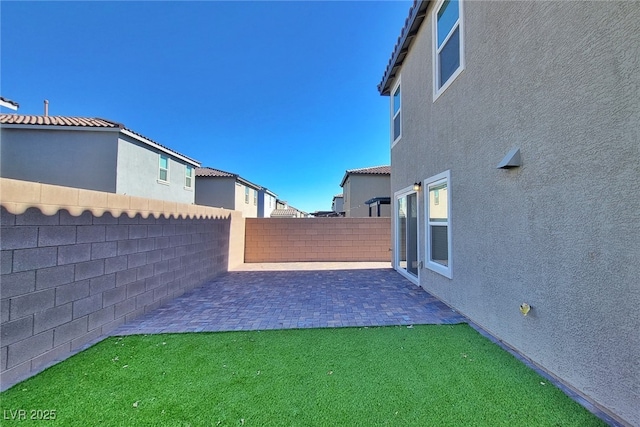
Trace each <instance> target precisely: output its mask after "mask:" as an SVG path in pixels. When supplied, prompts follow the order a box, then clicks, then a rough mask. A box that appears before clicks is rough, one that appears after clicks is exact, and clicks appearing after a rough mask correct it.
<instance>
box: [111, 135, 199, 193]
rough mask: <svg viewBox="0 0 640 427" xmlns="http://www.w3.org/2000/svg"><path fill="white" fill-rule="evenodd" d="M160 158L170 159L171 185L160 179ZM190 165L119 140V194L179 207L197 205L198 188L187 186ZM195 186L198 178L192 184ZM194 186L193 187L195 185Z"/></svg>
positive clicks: (123, 137)
mask: <svg viewBox="0 0 640 427" xmlns="http://www.w3.org/2000/svg"><path fill="white" fill-rule="evenodd" d="M160 154H163V155H166V156H167V157H168V159H169V172H168V180H169V181H168V183H167V182H162V181H160V180H159V179H158V177H159V162H160ZM186 167H187V165H186V164H185V163H184V162H183V161H180V160H179V159H177V158H175V157H173V156H170V155H168V154H167V153H164V152H162V153H161V152H160V151H156V150H150V149H149V147H147V146H145V145H144V144H142V143H141V142H139V141H136V140H134V139H133V138H130V137H128V136H126V135H121V136H120V138H119V139H118V172H117V176H118V182H117V186H116V193H118V194H128V195H130V196H138V197H148V198H151V199H160V200H172V201H175V202H178V203H189V204H191V203H194V202H195V186H192V187H191V188H187V187H186V186H185V173H186ZM193 182H195V175H194V176H193V177H192V183H193ZM192 185H193V184H192Z"/></svg>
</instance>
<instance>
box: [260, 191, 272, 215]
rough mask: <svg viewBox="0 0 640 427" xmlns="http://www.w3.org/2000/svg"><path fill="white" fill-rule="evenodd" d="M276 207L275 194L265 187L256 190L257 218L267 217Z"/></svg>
mask: <svg viewBox="0 0 640 427" xmlns="http://www.w3.org/2000/svg"><path fill="white" fill-rule="evenodd" d="M275 208H276V196H274V195H273V194H272V193H271V192H269V191H268V190H266V189H264V188H263V189H261V190H259V191H258V218H269V217H271V212H273V211H274V210H275Z"/></svg>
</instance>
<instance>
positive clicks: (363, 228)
mask: <svg viewBox="0 0 640 427" xmlns="http://www.w3.org/2000/svg"><path fill="white" fill-rule="evenodd" d="M245 227H246V230H245V253H244V260H245V262H249V263H251V262H296V261H381V262H383V261H389V262H391V249H390V248H391V218H247V219H246V222H245Z"/></svg>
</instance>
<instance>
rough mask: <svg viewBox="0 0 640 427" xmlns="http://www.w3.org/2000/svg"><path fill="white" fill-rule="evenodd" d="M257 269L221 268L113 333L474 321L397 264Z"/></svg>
mask: <svg viewBox="0 0 640 427" xmlns="http://www.w3.org/2000/svg"><path fill="white" fill-rule="evenodd" d="M347 267H348V266H345V268H347ZM307 268H309V267H308V266H307ZM332 268H340V266H339V265H337V266H333V267H332ZM252 269H253V270H254V271H232V272H229V273H227V274H225V275H223V276H220V277H218V278H216V279H214V280H212V281H210V282H208V283H206V284H205V285H203V286H201V287H199V288H197V289H194V290H193V291H190V292H188V293H186V294H184V295H182V296H180V297H178V298H176V299H175V300H173V301H171V302H170V303H168V304H167V305H165V306H163V307H160V308H158V309H156V310H154V311H152V312H149V313H147V314H145V315H144V316H141V317H139V318H138V319H136V320H134V321H132V322H131V323H128V324H125V325H123V326H121V327H120V328H118V329H117V330H115V331H114V332H113V333H112V334H113V335H128V334H151V333H167V332H202V331H238V330H266V329H288V328H323V327H343V326H383V325H412V324H414V325H415V324H454V323H463V322H465V321H466V319H465V318H464V317H463V316H461V315H460V314H458V313H457V312H455V311H453V310H452V309H451V308H449V307H448V306H446V305H445V304H443V303H442V302H440V301H439V300H438V299H436V298H435V297H433V296H431V295H430V294H428V293H427V292H426V291H424V290H423V289H422V288H420V287H418V286H416V285H414V284H413V283H411V282H410V281H408V280H407V279H405V278H404V277H402V276H401V275H400V274H398V273H397V272H396V271H394V270H392V269H390V268H376V269H373V268H371V269H364V270H363V269H357V270H346V269H333V270H320V269H317V270H294V271H291V270H290V271H268V270H264V269H263V268H262V267H261V266H259V265H258V266H254V267H252Z"/></svg>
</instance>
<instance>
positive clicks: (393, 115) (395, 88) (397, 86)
mask: <svg viewBox="0 0 640 427" xmlns="http://www.w3.org/2000/svg"><path fill="white" fill-rule="evenodd" d="M400 80H401V79H400V77H398V81H397V82H396V84H395V85H394V86H393V90H392V91H391V148H393V146H394V145H396V144H397V143H398V141H400V139H402V87H401V85H400V83H401V81H400ZM398 90H400V107H399V108H398V112H397V113H394V107H395V104H394V99H395V93H396V92H397V91H398ZM396 117H399V118H400V132H399V133H398V136H397V137H395V121H396Z"/></svg>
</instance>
